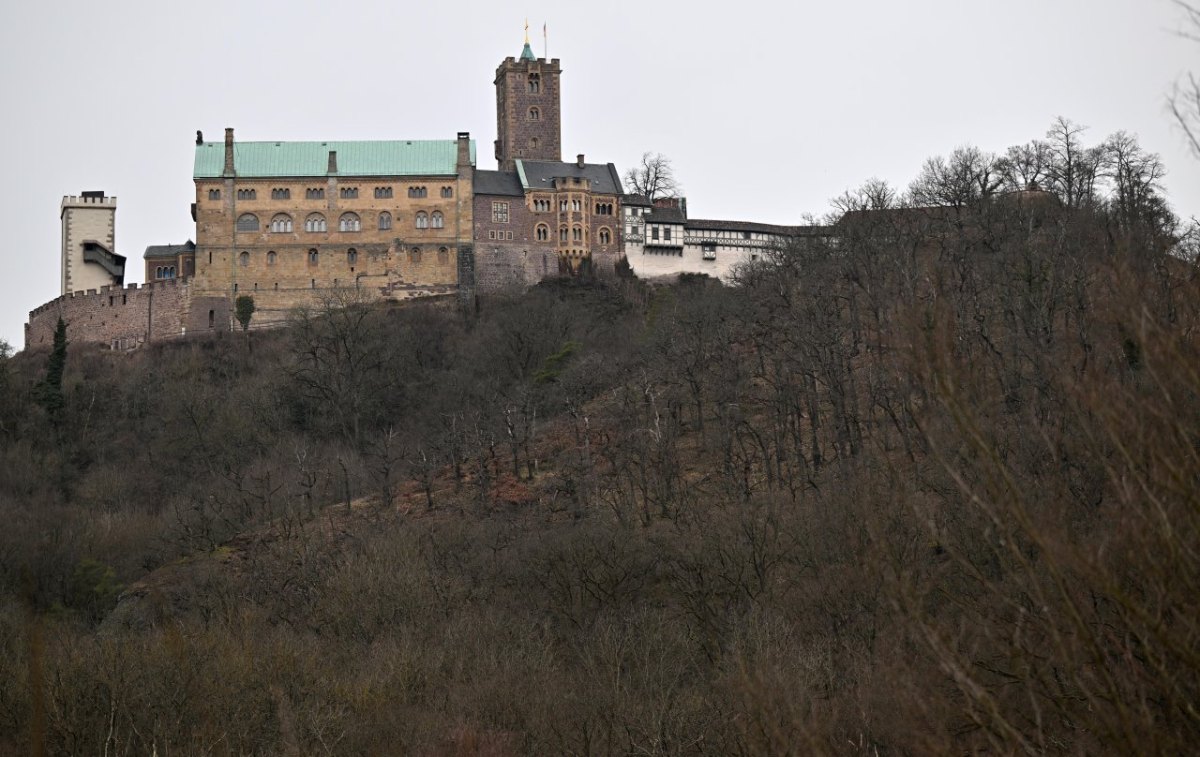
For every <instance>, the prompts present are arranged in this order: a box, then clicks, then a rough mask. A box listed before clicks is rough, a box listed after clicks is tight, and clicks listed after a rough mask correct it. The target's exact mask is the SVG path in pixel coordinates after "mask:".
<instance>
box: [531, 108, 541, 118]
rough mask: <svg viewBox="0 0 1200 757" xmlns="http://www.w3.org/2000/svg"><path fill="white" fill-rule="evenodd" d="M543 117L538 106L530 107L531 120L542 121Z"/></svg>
mask: <svg viewBox="0 0 1200 757" xmlns="http://www.w3.org/2000/svg"><path fill="white" fill-rule="evenodd" d="M541 118H542V112H541V111H540V110H538V109H537V108H530V109H529V120H530V121H540V120H541Z"/></svg>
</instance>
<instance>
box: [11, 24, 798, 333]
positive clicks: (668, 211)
mask: <svg viewBox="0 0 1200 757" xmlns="http://www.w3.org/2000/svg"><path fill="white" fill-rule="evenodd" d="M561 74H562V69H561V67H560V65H559V60H558V59H557V58H553V59H549V60H547V59H545V58H537V57H535V56H534V54H533V52H532V50H531V49H530V47H529V42H528V40H526V42H525V47H524V49H523V50H522V52H521V55H520V56H519V57H517V58H507V59H505V60H504V61H503V62H502V63H501V64H500V65H499V67H498V68H497V69H496V78H495V85H496V122H497V123H496V133H497V139H496V143H495V157H496V161H497V163H498V168H499V170H496V171H487V170H479V169H477V168H476V155H475V144H474V142H473V141H472V140H471V138H470V135H469V133H467V132H459V133H458V135H457V137H456V138H455V139H453V140H424V141H419V140H394V141H377V142H333V141H327V142H270V141H267V142H239V141H236V140H235V139H234V131H233V129H226V130H225V135H224V140H223V141H221V142H206V141H204V139H203V136H202V135H201V134H200V132H197V134H196V146H195V163H194V169H193V175H192V178H193V181H194V182H195V190H196V199H195V202H194V203H193V204H192V219H193V221H195V224H196V234H195V242H192V241H190V240H189V241H188V242H187V243H185V244H182V245H156V246H151V247H148V248H146V251H145V254H144V257H143V259H144V262H145V280H146V282H147V284H145V285H143V286H141V287H139V286H138V285H137V284H131V285H129V286H125V285H124V275H125V258H123V257H121V256H120V255H118V254H116V251H115V231H114V229H115V224H114V217H115V213H116V198H106V197H105V196H104V193H102V192H84V193H83V195H82V196H80V197H67V198H64V199H63V202H62V218H63V221H62V225H63V229H62V291H61V296H60V297H58V298H57V299H55V300H53V301H51V302H49V303H47V304H45V305H42V306H41V307H39V308H37V309H36V310H34V311H32V312H31V313H30V316H29V323H28V324H26V327H25V346H26V348H30V347H38V346H40V345H46V344H49V342H50V340H51V336H52V334H53V330H54V327H55V324H56V323H57V321H58V319H59V318H60V317H61V318H63V319H64V320H65V321H66V322H67V327H68V338H69V339H70V340H72V341H91V342H101V343H104V344H107V345H109V346H111V347H112V348H114V349H128V348H132V347H136V346H138V345H140V344H142V343H144V342H146V341H151V340H157V339H165V338H170V337H173V336H179V335H183V334H188V333H195V332H197V331H206V330H229V329H230V328H231V326H232V313H233V309H234V303H235V302H236V300H237V298H238V297H241V296H246V295H248V296H252V297H253V298H254V302H255V308H256V310H255V316H254V320H255V324H256V325H269V324H271V323H275V322H279V321H282V320H285V319H286V318H287V316H288V313H290V312H291V311H292V310H293V309H295V308H297V307H301V306H304V305H308V304H312V303H313V302H315V301H316V300H317V298H319V297H321V296H322V295H327V294H329V293H330V292H331V291H334V290H339V289H346V288H349V289H354V290H357V291H359V292H362V293H364V295H365V296H369V297H372V298H377V299H381V300H399V299H407V298H411V297H420V296H429V295H440V294H450V293H453V292H458V293H459V295H460V296H462V297H464V298H468V299H470V298H473V296H474V294H475V293H476V292H492V291H499V290H503V289H508V288H520V287H525V286H529V285H531V284H534V283H537V282H538V281H539V280H541V279H542V278H544V277H547V276H558V275H570V274H571V273H573V272H576V271H578V270H579V269H580V268H581V267H583V266H589V267H591V268H592V269H593V270H594V271H597V272H598V273H600V274H601V275H604V274H606V273H609V272H611V271H612V270H613V266H614V264H615V263H616V262H617V260H618V259H619V258H620V257H622V256H626V257H627V258H628V260H629V263H630V265H631V266H632V268H633V270H634V271H635V272H636V273H638V274H639V275H642V276H649V277H653V276H668V275H674V274H678V273H681V272H696V273H709V274H711V275H713V276H716V277H719V278H728V277H729V274H730V273H731V271H732V269H733V267H734V265H735V264H736V263H738V262H741V261H743V260H752V259H755V258H756V257H757V255H758V254H759V252H760V251H761V250H762V249H763V248H766V247H770V246H774V245H777V244H779V243H780V242H782V241H785V240H787V239H789V238H793V237H796V236H798V235H806V234H811V233H815V231H816V230H815V229H813V228H812V227H789V226H772V225H767V224H755V223H745V222H737V221H690V220H688V218H687V216H686V207H687V204H686V202H684V201H683V200H682V199H681V198H670V199H666V200H659V201H656V202H651V201H650V200H649V199H648V198H645V197H639V196H635V195H627V194H625V193H624V189H623V188H622V186H621V178H620V175H619V174H618V172H617V169H616V167H615V166H614V165H613V164H612V163H603V164H601V163H588V162H587V161H586V160H585V159H584V156H583V155H579V156H578V157H577V159H576V160H574V161H570V162H563V161H562V155H561V152H562V147H561V145H562V126H561V117H560V97H559V93H560V77H561Z"/></svg>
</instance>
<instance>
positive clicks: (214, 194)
mask: <svg viewBox="0 0 1200 757" xmlns="http://www.w3.org/2000/svg"><path fill="white" fill-rule="evenodd" d="M208 199H210V200H219V199H221V190H219V189H210V190H208Z"/></svg>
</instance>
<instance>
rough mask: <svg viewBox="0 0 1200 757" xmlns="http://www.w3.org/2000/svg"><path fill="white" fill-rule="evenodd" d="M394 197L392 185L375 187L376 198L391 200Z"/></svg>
mask: <svg viewBox="0 0 1200 757" xmlns="http://www.w3.org/2000/svg"><path fill="white" fill-rule="evenodd" d="M391 198H392V188H391V187H375V199H376V200H390V199H391Z"/></svg>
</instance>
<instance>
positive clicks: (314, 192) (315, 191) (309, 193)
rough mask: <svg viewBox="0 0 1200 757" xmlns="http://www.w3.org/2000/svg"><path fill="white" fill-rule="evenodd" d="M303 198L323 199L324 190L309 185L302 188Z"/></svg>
mask: <svg viewBox="0 0 1200 757" xmlns="http://www.w3.org/2000/svg"><path fill="white" fill-rule="evenodd" d="M304 199H306V200H324V199H325V190H324V189H322V188H320V187H309V188H308V189H306V190H304Z"/></svg>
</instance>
